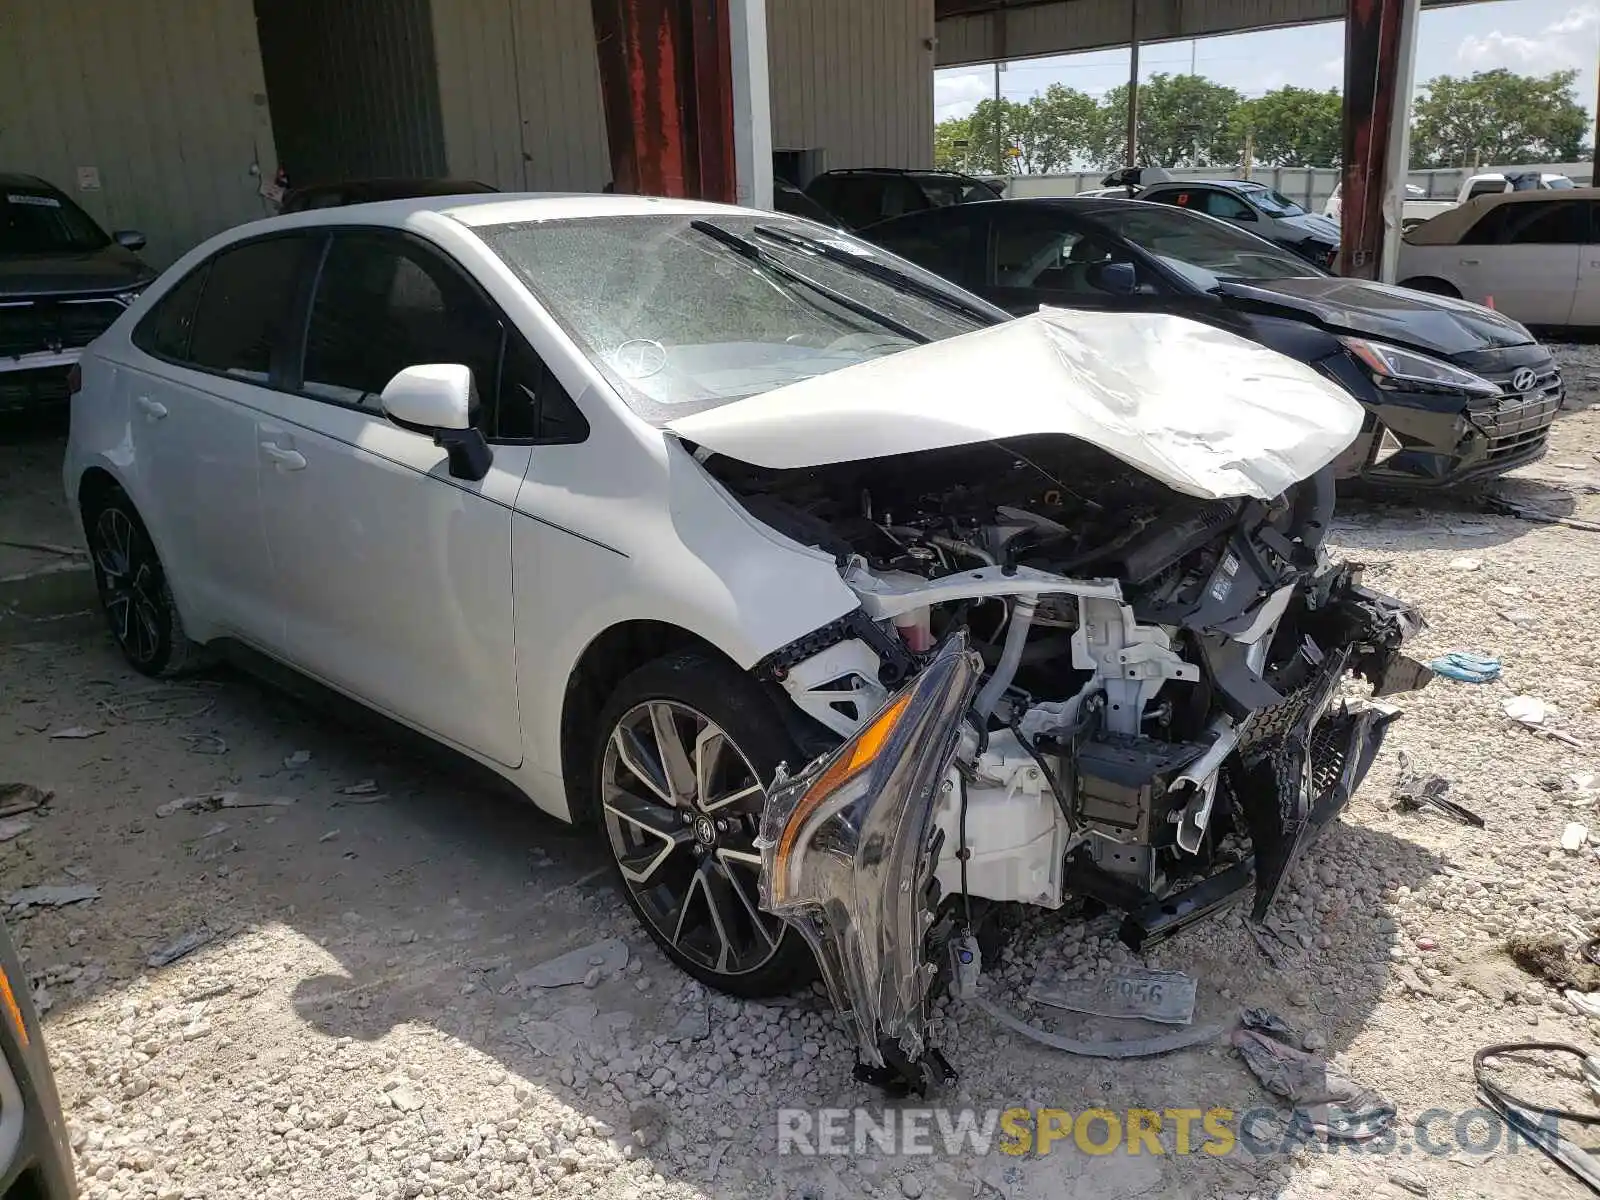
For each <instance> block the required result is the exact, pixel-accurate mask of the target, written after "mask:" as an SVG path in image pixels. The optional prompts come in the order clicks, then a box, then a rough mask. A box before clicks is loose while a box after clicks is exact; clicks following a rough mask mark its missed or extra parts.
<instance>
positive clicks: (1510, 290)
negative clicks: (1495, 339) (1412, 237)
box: [1444, 198, 1590, 325]
mask: <svg viewBox="0 0 1600 1200" xmlns="http://www.w3.org/2000/svg"><path fill="white" fill-rule="evenodd" d="M1589 240H1590V235H1589V228H1588V213H1587V204H1586V203H1585V202H1583V201H1579V200H1569V199H1548V200H1546V199H1543V198H1536V199H1530V200H1523V201H1519V202H1516V203H1513V202H1511V201H1510V200H1507V201H1505V202H1503V203H1500V204H1497V205H1495V206H1494V207H1492V208H1490V209H1488V210H1487V211H1486V212H1485V213H1484V214H1483V216H1482V217H1480V218H1479V219H1478V221H1477V222H1476V223H1475V224H1474V225H1473V226H1472V228H1471V229H1469V230H1467V231H1466V232H1465V234H1463V236H1462V238H1461V241H1460V244H1459V245H1457V246H1454V247H1450V248H1449V249H1450V250H1453V251H1455V255H1454V261H1451V258H1450V256H1449V253H1448V251H1446V252H1445V255H1444V257H1445V262H1446V265H1447V266H1449V267H1450V269H1451V270H1452V272H1453V276H1452V278H1453V280H1454V281H1455V282H1457V284H1458V286H1459V287H1460V290H1461V294H1462V295H1463V296H1464V297H1465V298H1466V299H1468V300H1474V301H1477V302H1478V303H1480V304H1485V303H1488V302H1489V299H1490V297H1493V300H1494V306H1495V307H1496V308H1497V309H1499V310H1501V311H1502V312H1504V313H1506V315H1508V316H1511V317H1514V318H1515V319H1517V320H1518V321H1522V322H1524V323H1525V324H1529V325H1565V324H1567V323H1568V322H1569V321H1570V320H1571V318H1572V312H1573V305H1574V302H1575V300H1576V298H1577V288H1578V274H1579V262H1580V261H1581V260H1582V258H1583V252H1584V245H1585V243H1587V242H1588V241H1589Z"/></svg>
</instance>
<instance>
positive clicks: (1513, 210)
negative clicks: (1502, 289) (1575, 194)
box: [1461, 200, 1589, 246]
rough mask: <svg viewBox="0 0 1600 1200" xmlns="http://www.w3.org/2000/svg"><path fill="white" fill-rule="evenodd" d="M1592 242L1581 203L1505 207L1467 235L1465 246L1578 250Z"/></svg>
mask: <svg viewBox="0 0 1600 1200" xmlns="http://www.w3.org/2000/svg"><path fill="white" fill-rule="evenodd" d="M1588 240H1589V214H1588V211H1587V206H1586V205H1585V204H1584V203H1583V202H1582V201H1579V200H1545V201H1536V202H1532V203H1527V204H1501V205H1499V206H1498V207H1495V208H1492V209H1490V210H1489V211H1488V212H1486V213H1484V214H1483V216H1482V217H1480V218H1478V223H1477V224H1476V225H1474V226H1473V227H1472V228H1471V229H1469V230H1468V231H1467V232H1466V235H1465V236H1464V237H1462V239H1461V243H1462V245H1465V246H1528V245H1542V246H1576V245H1582V244H1583V243H1584V242H1587V241H1588Z"/></svg>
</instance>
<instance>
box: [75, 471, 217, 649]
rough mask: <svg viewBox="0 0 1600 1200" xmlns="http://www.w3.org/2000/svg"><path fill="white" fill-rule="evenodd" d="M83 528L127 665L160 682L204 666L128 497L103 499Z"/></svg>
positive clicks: (116, 493)
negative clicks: (185, 630) (184, 627)
mask: <svg viewBox="0 0 1600 1200" xmlns="http://www.w3.org/2000/svg"><path fill="white" fill-rule="evenodd" d="M83 525H84V533H85V535H86V537H87V539H88V542H89V560H90V562H91V563H92V564H93V566H94V582H95V587H96V588H97V589H98V591H99V593H100V607H101V608H102V609H104V610H105V614H106V624H107V626H108V627H109V628H110V630H111V636H112V637H113V638H114V639H115V640H116V643H117V648H118V649H119V650H121V651H122V656H123V657H124V658H126V659H127V660H128V665H129V666H131V667H132V668H133V669H134V670H135V671H138V672H139V673H140V674H141V675H149V676H151V677H152V678H156V679H162V678H173V677H175V676H178V675H184V674H188V673H190V672H192V671H195V670H197V669H199V668H200V667H202V666H204V665H205V662H204V659H205V654H204V651H205V648H204V647H203V646H201V645H200V644H199V643H197V642H193V641H190V640H189V638H188V636H187V635H186V634H185V633H184V631H183V618H182V617H181V616H179V615H178V606H177V604H176V602H175V601H174V600H173V598H172V588H171V587H170V586H169V585H168V583H167V576H166V572H165V571H164V570H163V569H162V566H161V558H160V556H159V555H157V554H156V548H155V543H154V542H153V541H152V540H151V539H150V532H149V530H147V529H146V528H145V526H144V522H143V521H142V520H141V519H140V518H139V512H138V510H137V509H136V508H134V506H133V501H131V500H130V499H128V495H127V493H126V492H124V491H122V490H121V489H120V488H117V489H113V490H110V491H107V492H105V493H104V494H102V495H101V496H100V498H99V500H98V502H97V503H96V504H95V506H94V507H93V508H92V509H88V510H85V512H84V514H83Z"/></svg>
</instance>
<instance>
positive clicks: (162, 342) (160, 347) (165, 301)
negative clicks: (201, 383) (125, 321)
mask: <svg viewBox="0 0 1600 1200" xmlns="http://www.w3.org/2000/svg"><path fill="white" fill-rule="evenodd" d="M210 269H211V264H210V263H201V264H200V265H199V266H198V267H196V268H195V269H194V270H193V271H190V272H189V274H188V275H186V276H184V278H183V281H182V282H181V283H179V284H178V286H177V287H175V288H173V289H172V290H171V291H170V292H168V293H167V294H166V295H165V296H163V297H161V299H160V300H157V301H156V305H155V307H154V308H152V309H151V310H150V311H149V312H148V313H146V314H145V317H144V319H143V320H142V321H140V322H139V323H138V324H137V325H136V326H134V329H133V344H134V345H135V346H137V347H139V349H141V350H143V351H144V352H145V353H146V354H154V355H155V356H156V357H157V358H170V359H173V360H174V361H177V362H182V361H184V360H185V359H187V358H188V357H189V333H190V331H191V330H192V329H193V328H194V317H195V313H196V311H198V309H199V307H200V292H201V290H202V289H203V288H204V287H205V286H206V272H207V271H209V270H210Z"/></svg>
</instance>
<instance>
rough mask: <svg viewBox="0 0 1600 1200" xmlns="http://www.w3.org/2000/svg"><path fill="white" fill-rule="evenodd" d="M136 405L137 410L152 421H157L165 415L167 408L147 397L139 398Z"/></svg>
mask: <svg viewBox="0 0 1600 1200" xmlns="http://www.w3.org/2000/svg"><path fill="white" fill-rule="evenodd" d="M137 403H138V405H139V410H140V411H141V412H143V413H144V415H145V416H146V417H148V418H150V420H152V421H159V420H161V418H162V417H164V416H166V415H167V406H166V405H165V404H163V403H161V401H159V400H152V399H150V397H149V396H140V397H139V399H138V401H137Z"/></svg>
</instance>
